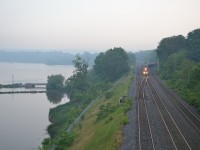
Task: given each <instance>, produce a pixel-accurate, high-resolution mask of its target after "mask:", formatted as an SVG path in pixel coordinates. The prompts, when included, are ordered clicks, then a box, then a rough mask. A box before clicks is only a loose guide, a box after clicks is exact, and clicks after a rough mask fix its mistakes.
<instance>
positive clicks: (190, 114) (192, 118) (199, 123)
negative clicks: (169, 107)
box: [153, 77, 200, 133]
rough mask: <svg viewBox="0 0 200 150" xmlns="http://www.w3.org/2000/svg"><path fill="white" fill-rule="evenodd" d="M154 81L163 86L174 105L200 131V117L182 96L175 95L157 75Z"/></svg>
mask: <svg viewBox="0 0 200 150" xmlns="http://www.w3.org/2000/svg"><path fill="white" fill-rule="evenodd" d="M153 79H154V81H155V82H156V83H157V84H158V85H159V86H160V87H161V89H162V91H163V92H164V93H165V94H166V96H167V97H168V98H169V99H170V100H171V102H172V103H173V104H174V106H175V107H176V108H177V109H178V110H179V111H180V112H181V113H182V114H183V116H184V117H185V118H186V119H187V120H188V121H189V122H190V123H191V124H192V125H193V126H194V127H195V128H196V130H197V132H199V133H200V119H199V117H197V116H196V115H195V114H194V113H193V112H192V111H191V110H190V109H189V108H188V107H187V106H186V105H185V104H184V103H183V102H181V100H180V98H178V97H177V96H176V95H174V94H173V93H172V92H171V91H170V90H169V89H168V88H166V87H165V86H164V85H163V84H162V83H161V82H160V81H159V80H158V79H157V78H156V77H153Z"/></svg>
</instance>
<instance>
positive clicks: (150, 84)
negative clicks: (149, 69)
mask: <svg viewBox="0 0 200 150" xmlns="http://www.w3.org/2000/svg"><path fill="white" fill-rule="evenodd" d="M148 83H149V84H148V87H149V91H150V93H151V95H152V97H153V100H154V102H155V104H156V107H157V109H158V111H159V114H160V115H161V118H162V120H163V122H164V124H165V126H166V128H167V130H168V133H169V135H170V138H171V140H172V142H173V144H174V147H175V149H178V148H177V146H176V143H175V140H174V139H173V136H172V133H171V132H170V130H169V128H168V125H167V123H166V121H165V119H166V118H165V119H164V116H163V114H162V113H161V109H160V108H159V106H158V103H157V101H156V98H155V95H156V96H157V99H159V101H160V102H161V103H162V105H163V107H164V108H165V110H166V112H167V114H168V115H169V117H170V119H171V120H172V122H173V123H174V125H175V127H176V129H177V130H178V132H179V134H180V135H181V138H182V139H183V141H184V142H185V144H186V145H187V147H188V148H189V149H190V150H191V147H190V146H189V144H188V142H187V140H186V139H185V137H184V136H183V134H182V132H181V131H180V129H179V127H178V126H177V124H176V122H175V120H174V119H173V117H172V116H171V114H170V113H169V110H168V109H167V107H166V105H165V104H164V102H163V100H162V99H161V98H160V96H159V94H158V92H157V91H156V89H155V88H154V86H153V84H152V82H151V80H150V79H149V80H148ZM150 87H151V88H150ZM152 89H153V91H154V93H155V94H153V91H152Z"/></svg>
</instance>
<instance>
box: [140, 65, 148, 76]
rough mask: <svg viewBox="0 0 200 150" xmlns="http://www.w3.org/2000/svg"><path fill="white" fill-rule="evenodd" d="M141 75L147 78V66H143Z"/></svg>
mask: <svg viewBox="0 0 200 150" xmlns="http://www.w3.org/2000/svg"><path fill="white" fill-rule="evenodd" d="M142 74H143V76H148V75H149V68H148V67H147V66H145V67H144V68H143V71H142Z"/></svg>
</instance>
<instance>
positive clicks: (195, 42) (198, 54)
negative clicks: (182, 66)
mask: <svg viewBox="0 0 200 150" xmlns="http://www.w3.org/2000/svg"><path fill="white" fill-rule="evenodd" d="M187 49H188V51H189V57H190V58H191V59H192V60H194V61H196V62H199V61H200V29H196V30H193V31H192V32H189V33H188V36H187Z"/></svg>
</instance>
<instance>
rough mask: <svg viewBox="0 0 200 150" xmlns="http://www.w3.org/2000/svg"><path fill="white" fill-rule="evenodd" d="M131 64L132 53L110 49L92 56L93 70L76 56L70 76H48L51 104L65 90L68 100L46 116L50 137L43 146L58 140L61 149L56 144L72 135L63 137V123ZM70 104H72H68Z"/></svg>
mask: <svg viewBox="0 0 200 150" xmlns="http://www.w3.org/2000/svg"><path fill="white" fill-rule="evenodd" d="M133 63H135V57H134V54H133V53H127V52H126V51H125V50H124V49H122V48H114V49H109V50H107V51H106V52H105V53H100V54H99V55H98V56H97V57H96V59H95V65H94V69H90V70H88V61H87V60H85V59H83V58H82V57H80V56H79V55H77V56H76V57H75V59H74V60H73V64H74V67H75V70H74V72H73V75H72V76H71V77H69V78H68V79H67V80H65V79H64V77H63V76H61V75H52V76H49V77H48V83H47V96H48V98H50V99H51V98H52V100H51V101H53V99H55V101H54V103H57V102H58V100H59V99H61V97H62V96H63V93H66V94H67V95H68V97H69V98H70V103H69V104H67V105H65V106H60V107H62V108H60V109H56V108H55V109H51V110H50V118H51V119H52V120H53V122H54V123H53V124H51V125H50V126H49V127H48V132H49V133H50V135H51V137H52V139H49V138H48V139H45V140H44V141H43V148H44V149H48V148H49V147H50V145H51V144H52V143H55V144H57V143H58V144H59V145H60V147H61V149H62V148H64V147H62V144H60V143H64V146H66V144H65V142H66V141H69V140H70V141H71V142H72V141H73V138H74V136H73V138H71V136H70V137H68V136H66V135H65V136H63V133H65V132H66V131H65V130H64V131H63V130H61V129H66V126H68V125H70V124H71V123H72V122H73V120H74V119H75V118H76V117H77V116H78V114H80V112H81V111H82V110H83V109H84V108H85V107H86V106H87V104H88V103H89V102H91V101H92V100H94V99H95V98H96V97H97V96H99V95H101V94H102V93H103V92H104V91H106V89H108V88H109V85H110V82H113V81H115V80H117V79H119V78H120V77H121V76H122V75H124V74H125V73H127V72H128V71H129V67H130V65H133ZM58 93H59V94H58ZM57 94H58V95H57ZM72 104H73V106H74V107H72V106H70V105H72ZM72 109H73V111H72ZM59 110H60V111H59ZM72 112H73V113H72ZM54 114H55V115H57V117H56V118H58V120H56V119H53V118H54V117H53V116H54ZM67 134H68V133H67ZM58 141H59V142H58ZM63 141H65V142H63ZM71 142H70V144H71Z"/></svg>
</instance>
